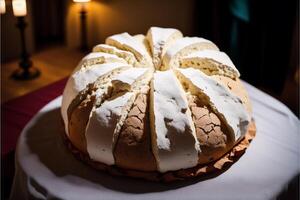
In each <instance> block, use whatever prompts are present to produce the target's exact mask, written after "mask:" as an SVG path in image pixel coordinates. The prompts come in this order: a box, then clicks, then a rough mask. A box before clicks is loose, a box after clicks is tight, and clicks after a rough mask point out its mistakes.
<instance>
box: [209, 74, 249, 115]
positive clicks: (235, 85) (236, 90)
mask: <svg viewBox="0 0 300 200" xmlns="http://www.w3.org/2000/svg"><path fill="white" fill-rule="evenodd" d="M211 77H212V78H213V79H215V80H216V81H218V82H220V83H221V84H222V85H224V86H226V87H227V88H228V89H230V91H231V92H232V93H233V94H235V95H236V96H238V97H239V98H240V99H241V100H242V102H243V104H244V106H245V108H246V110H247V111H248V113H250V114H251V113H252V105H251V103H250V99H249V96H248V93H247V91H246V89H245V87H244V85H243V84H242V82H241V81H240V79H238V78H237V79H235V80H234V79H231V78H228V77H225V76H220V75H213V76H211Z"/></svg>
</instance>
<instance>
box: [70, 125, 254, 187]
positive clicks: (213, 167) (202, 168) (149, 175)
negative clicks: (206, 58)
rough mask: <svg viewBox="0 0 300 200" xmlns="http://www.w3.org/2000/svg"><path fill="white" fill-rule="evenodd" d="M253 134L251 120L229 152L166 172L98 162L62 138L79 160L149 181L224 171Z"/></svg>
mask: <svg viewBox="0 0 300 200" xmlns="http://www.w3.org/2000/svg"><path fill="white" fill-rule="evenodd" d="M255 134H256V127H255V123H254V121H252V122H251V123H250V125H249V127H248V131H247V133H246V135H245V137H244V138H243V139H242V140H241V141H240V142H239V143H238V144H236V145H235V146H234V147H233V148H232V149H231V150H230V151H229V152H227V153H225V154H224V155H223V156H222V157H221V158H220V159H218V160H216V161H213V162H210V163H208V164H205V165H201V164H199V165H197V166H196V167H193V168H189V169H182V170H177V171H170V172H166V173H159V172H145V171H139V170H130V169H122V168H119V167H117V166H115V165H113V166H108V165H105V164H103V163H100V162H95V161H92V160H91V159H90V158H89V156H88V155H87V154H85V153H83V152H82V151H79V150H77V149H76V147H74V146H73V145H72V143H71V142H70V141H69V140H68V138H67V137H66V136H65V134H64V136H65V137H64V138H65V141H66V144H67V146H68V147H69V148H70V150H71V151H72V153H73V154H74V155H75V156H76V157H77V158H78V159H79V160H83V161H84V162H86V163H87V164H89V165H91V166H92V167H94V168H96V169H99V170H105V171H108V172H109V173H110V174H112V175H118V176H128V177H135V178H142V179H147V180H151V181H163V182H171V181H176V180H184V179H187V178H194V177H203V176H205V175H210V174H216V175H218V174H220V173H222V172H224V171H225V170H226V169H228V167H230V166H231V165H232V164H233V163H234V162H236V161H237V160H238V159H239V158H240V157H241V156H242V155H243V154H244V153H245V151H246V149H247V148H248V146H249V145H250V142H251V141H252V139H253V138H254V137H255Z"/></svg>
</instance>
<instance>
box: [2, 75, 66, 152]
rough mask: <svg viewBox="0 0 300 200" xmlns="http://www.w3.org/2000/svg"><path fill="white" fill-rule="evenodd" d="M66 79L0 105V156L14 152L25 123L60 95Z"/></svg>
mask: <svg viewBox="0 0 300 200" xmlns="http://www.w3.org/2000/svg"><path fill="white" fill-rule="evenodd" d="M66 81H67V78H64V79H62V80H60V81H57V82H55V83H53V84H50V85H48V86H46V87H43V88H41V89H38V90H36V91H34V92H32V93H29V94H26V95H24V96H21V97H18V98H16V99H13V100H10V101H8V102H5V103H3V104H2V105H1V156H5V155H6V154H7V153H9V152H10V151H12V150H14V149H15V147H16V143H17V140H18V137H19V135H20V133H21V131H22V129H23V128H24V126H25V125H26V124H27V122H28V121H29V120H30V119H31V118H32V117H33V116H34V115H35V114H36V113H37V112H38V111H39V110H40V109H41V108H42V107H43V106H44V105H46V104H47V103H48V102H50V101H51V100H52V99H54V98H56V97H58V96H59V95H61V94H62V92H63V89H64V87H65V84H66Z"/></svg>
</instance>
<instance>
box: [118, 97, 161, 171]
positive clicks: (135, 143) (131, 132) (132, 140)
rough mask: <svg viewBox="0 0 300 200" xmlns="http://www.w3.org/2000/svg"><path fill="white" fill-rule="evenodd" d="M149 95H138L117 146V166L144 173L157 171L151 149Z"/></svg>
mask: <svg viewBox="0 0 300 200" xmlns="http://www.w3.org/2000/svg"><path fill="white" fill-rule="evenodd" d="M148 99H149V98H148V94H143V93H141V94H138V95H137V98H136V100H135V102H134V103H133V106H132V108H131V110H130V111H129V113H128V116H127V118H126V120H125V121H124V124H123V127H122V129H121V132H120V134H119V138H118V141H117V143H116V146H115V150H114V156H115V160H116V165H118V166H120V167H123V168H127V169H136V170H142V171H155V170H156V162H155V158H154V156H153V153H152V148H151V137H150V131H149V130H150V127H149V125H150V124H149V123H150V122H149V116H148V115H147V113H148V106H147V105H149V104H148V102H147V100H148Z"/></svg>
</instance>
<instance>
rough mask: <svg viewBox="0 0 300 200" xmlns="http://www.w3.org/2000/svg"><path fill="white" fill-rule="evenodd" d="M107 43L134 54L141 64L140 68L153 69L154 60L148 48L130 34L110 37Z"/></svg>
mask: <svg viewBox="0 0 300 200" xmlns="http://www.w3.org/2000/svg"><path fill="white" fill-rule="evenodd" d="M105 43H106V44H108V45H111V46H115V47H117V48H119V49H121V50H126V51H129V52H131V53H133V54H134V56H135V58H136V59H137V60H138V62H139V63H140V66H144V67H151V66H152V59H151V57H150V55H149V53H148V50H147V47H146V46H145V45H144V43H142V42H140V41H139V40H138V39H136V38H134V37H132V36H131V35H129V34H128V33H121V34H116V35H113V36H110V37H108V38H107V39H106V40H105Z"/></svg>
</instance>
